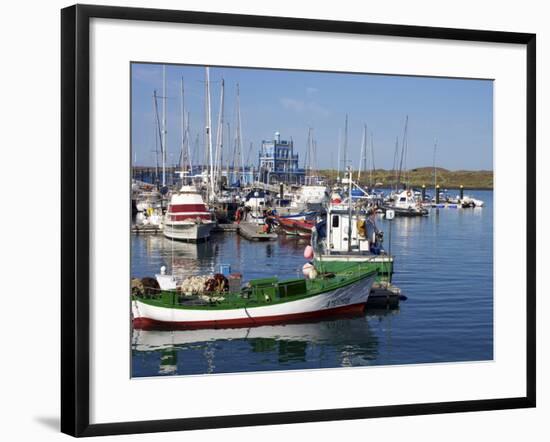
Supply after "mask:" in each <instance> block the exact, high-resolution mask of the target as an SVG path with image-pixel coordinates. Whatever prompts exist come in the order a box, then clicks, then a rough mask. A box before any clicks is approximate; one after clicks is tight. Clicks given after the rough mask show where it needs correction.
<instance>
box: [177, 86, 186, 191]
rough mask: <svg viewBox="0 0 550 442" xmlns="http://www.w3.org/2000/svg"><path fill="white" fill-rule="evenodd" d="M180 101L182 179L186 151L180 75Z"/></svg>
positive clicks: (183, 105) (183, 103)
mask: <svg viewBox="0 0 550 442" xmlns="http://www.w3.org/2000/svg"><path fill="white" fill-rule="evenodd" d="M180 92H181V102H180V115H181V151H180V164H179V166H180V169H181V171H182V175H181V176H182V181H183V172H184V169H185V167H186V166H187V152H186V150H185V136H186V132H185V102H184V86H183V77H181V91H180Z"/></svg>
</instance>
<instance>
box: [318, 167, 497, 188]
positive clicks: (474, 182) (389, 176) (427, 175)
mask: <svg viewBox="0 0 550 442" xmlns="http://www.w3.org/2000/svg"><path fill="white" fill-rule="evenodd" d="M436 171H437V172H436V174H437V184H439V186H440V187H441V188H442V189H457V188H459V187H460V186H461V185H462V186H464V188H465V189H492V188H493V171H492V170H447V169H443V168H441V167H438V168H436ZM319 174H320V175H322V176H324V177H326V178H327V179H328V180H329V182H334V181H336V175H337V171H336V170H321V171H319ZM340 175H341V176H343V173H342V172H341V173H340ZM396 175H397V172H396V171H393V170H385V169H378V170H376V171H374V172H373V173H372V181H373V182H374V183H381V187H390V186H392V185H394V184H395V182H396ZM370 176H371V175H370V172H367V173H366V174H365V173H363V174H362V175H361V179H360V180H359V182H360V184H361V185H368V184H369V183H370ZM353 178H354V180H355V181H357V171H355V172H354V173H353ZM401 182H402V183H407V184H409V185H410V186H412V187H421V186H422V185H425V186H426V187H433V185H434V170H433V168H432V167H419V168H416V169H411V170H409V171H407V172H403V173H402V174H401Z"/></svg>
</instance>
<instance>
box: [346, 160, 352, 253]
mask: <svg viewBox="0 0 550 442" xmlns="http://www.w3.org/2000/svg"><path fill="white" fill-rule="evenodd" d="M347 169H348V171H349V173H348V181H349V190H348V195H349V197H348V201H349V203H348V204H349V207H348V210H349V214H348V216H349V219H348V253H351V233H352V231H351V228H352V226H351V222H352V219H351V218H352V215H353V199H352V195H351V190H352V176H353V175H352V171H351V166H348V168H347Z"/></svg>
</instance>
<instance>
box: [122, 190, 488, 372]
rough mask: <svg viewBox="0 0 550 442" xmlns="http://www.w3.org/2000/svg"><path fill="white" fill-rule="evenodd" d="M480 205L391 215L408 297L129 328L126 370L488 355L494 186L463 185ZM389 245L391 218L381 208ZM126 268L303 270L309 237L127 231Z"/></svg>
mask: <svg viewBox="0 0 550 442" xmlns="http://www.w3.org/2000/svg"><path fill="white" fill-rule="evenodd" d="M469 194H471V195H472V196H474V197H477V198H480V199H482V200H483V201H485V207H483V208H478V209H432V210H431V212H430V215H429V216H428V217H423V218H396V219H394V220H393V221H392V223H393V224H392V228H391V253H392V254H393V255H394V256H395V274H394V279H393V282H394V284H395V285H397V286H398V287H400V288H401V289H402V292H403V294H405V295H406V296H407V297H408V299H407V300H406V301H402V302H401V303H400V306H399V308H398V309H395V310H367V311H366V313H365V315H364V316H360V317H354V318H351V319H335V320H328V321H322V322H316V323H304V324H288V325H279V326H262V327H253V328H242V329H228V330H194V331H174V332H170V331H141V330H134V332H133V336H132V375H133V376H136V377H142V376H158V375H187V374H205V373H227V372H248V371H265V370H289V369H311V368H333V367H343V366H360V365H392V364H413V363H433V362H457V361H480V360H491V359H492V358H493V272H492V269H493V193H492V192H491V191H472V192H469ZM377 223H378V226H379V227H380V228H381V229H382V230H383V231H384V232H385V247H386V250H388V249H389V247H390V241H389V239H390V228H389V225H388V223H389V222H388V221H385V220H384V219H382V218H379V219H378V221H377ZM131 241H132V276H135V277H142V276H152V275H154V274H155V273H158V272H159V269H160V266H162V265H166V266H167V268H168V269H171V268H173V269H174V270H175V271H178V272H183V273H185V274H187V275H193V274H201V273H207V272H215V271H217V268H218V265H219V264H220V263H224V264H231V270H232V271H233V272H241V273H242V274H243V278H244V279H245V280H247V279H250V278H258V277H264V276H273V275H277V276H279V277H293V276H298V275H300V274H301V273H300V269H301V267H302V266H303V264H304V263H305V260H304V258H303V250H304V247H305V245H306V244H307V243H305V242H300V240H290V239H285V238H284V237H280V238H279V240H278V241H276V242H272V243H254V242H248V241H247V240H245V239H243V238H241V237H240V236H238V235H237V234H235V233H216V234H213V236H212V238H211V240H210V241H209V242H208V243H204V244H198V245H195V244H185V243H177V242H172V241H170V240H168V239H165V238H164V237H162V236H136V235H133V236H132V240H131Z"/></svg>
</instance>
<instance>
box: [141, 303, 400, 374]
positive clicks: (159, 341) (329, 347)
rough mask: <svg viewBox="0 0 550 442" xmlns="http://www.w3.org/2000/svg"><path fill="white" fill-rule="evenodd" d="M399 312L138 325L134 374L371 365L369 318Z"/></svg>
mask: <svg viewBox="0 0 550 442" xmlns="http://www.w3.org/2000/svg"><path fill="white" fill-rule="evenodd" d="M398 312H399V310H379V311H371V310H369V311H368V312H367V314H366V315H364V314H363V315H358V316H354V317H350V316H346V317H338V318H335V319H331V320H324V321H316V322H302V323H290V324H283V325H273V326H271V325H270V326H258V327H250V328H232V329H203V330H177V331H176V330H173V331H161V330H133V334H132V354H133V357H132V360H133V361H134V362H133V373H132V376H133V377H143V376H161V375H192V374H209V373H228V372H249V371H266V370H289V369H304V368H312V367H314V368H330V367H351V366H365V365H370V364H371V363H372V361H375V360H377V359H378V356H379V355H378V337H377V336H376V335H375V334H374V333H373V332H372V331H371V329H370V327H369V321H377V320H379V319H382V317H385V316H388V315H395V314H397V313H398ZM386 319H387V318H386ZM388 324H391V322H388Z"/></svg>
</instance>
